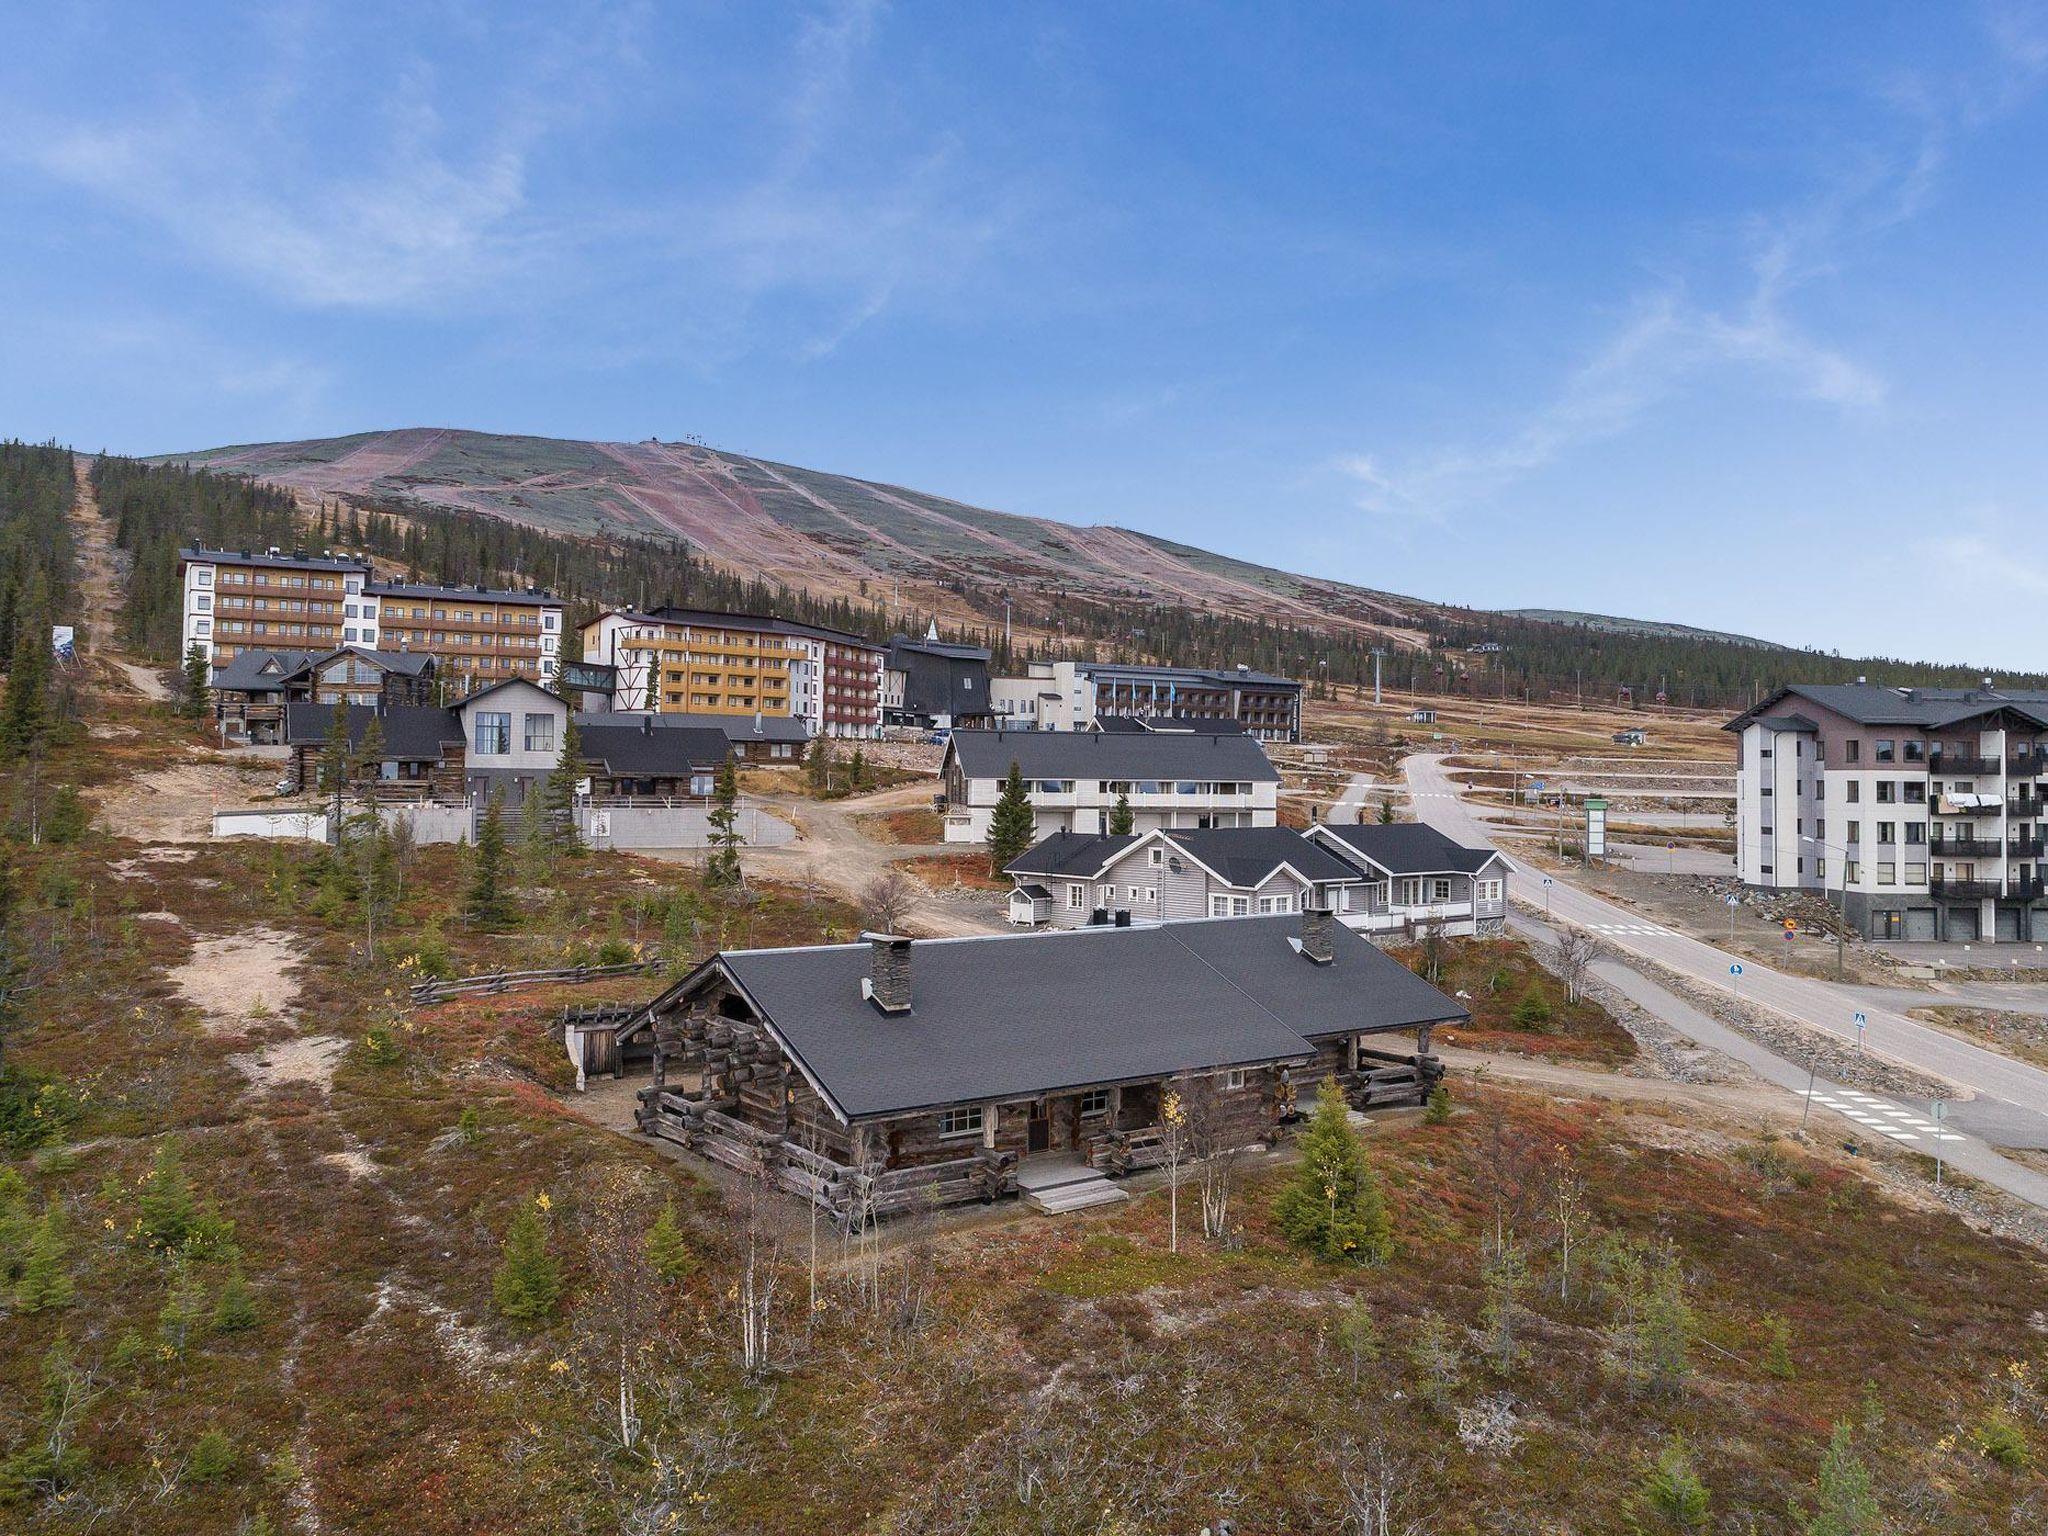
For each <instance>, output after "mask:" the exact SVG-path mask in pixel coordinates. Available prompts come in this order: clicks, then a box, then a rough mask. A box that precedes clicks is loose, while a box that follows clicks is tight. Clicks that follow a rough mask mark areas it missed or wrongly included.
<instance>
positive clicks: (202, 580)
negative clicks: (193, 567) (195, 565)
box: [192, 571, 213, 587]
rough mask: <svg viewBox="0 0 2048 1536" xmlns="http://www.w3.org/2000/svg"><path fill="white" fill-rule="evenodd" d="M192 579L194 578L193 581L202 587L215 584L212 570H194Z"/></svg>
mask: <svg viewBox="0 0 2048 1536" xmlns="http://www.w3.org/2000/svg"><path fill="white" fill-rule="evenodd" d="M192 580H193V582H194V583H195V584H197V585H199V586H202V587H210V586H212V585H213V572H211V571H194V572H193V573H192Z"/></svg>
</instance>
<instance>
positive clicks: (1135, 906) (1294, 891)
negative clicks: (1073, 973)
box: [1004, 827, 1365, 928]
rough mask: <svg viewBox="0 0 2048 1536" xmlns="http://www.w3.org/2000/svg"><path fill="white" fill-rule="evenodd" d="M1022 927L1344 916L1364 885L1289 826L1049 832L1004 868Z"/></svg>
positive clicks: (1346, 867)
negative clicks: (1348, 899) (1350, 894)
mask: <svg viewBox="0 0 2048 1536" xmlns="http://www.w3.org/2000/svg"><path fill="white" fill-rule="evenodd" d="M1004 873H1006V874H1008V875H1009V876H1010V878H1011V879H1012V880H1014V881H1015V882H1016V887H1015V889H1014V890H1012V891H1011V893H1010V921H1011V922H1013V923H1016V924H1019V925H1021V926H1029V927H1039V926H1050V927H1054V928H1086V927H1089V926H1092V925H1100V924H1103V923H1109V924H1113V925H1114V924H1125V925H1128V924H1132V923H1159V922H1174V921H1179V920H1185V919H1189V918H1206V917H1270V916H1272V915H1274V914H1276V913H1282V912H1303V911H1307V910H1309V909H1310V908H1311V907H1313V908H1316V909H1318V910H1321V911H1325V912H1336V911H1341V910H1343V901H1342V893H1343V892H1344V891H1345V890H1346V889H1348V888H1350V887H1352V886H1357V885H1362V884H1363V883H1364V882H1365V875H1364V874H1363V873H1362V872H1361V871H1360V870H1358V869H1356V868H1354V867H1353V866H1352V865H1350V864H1348V863H1346V862H1345V861H1344V860H1342V859H1340V858H1338V857H1337V856H1335V855H1334V854H1331V853H1328V852H1326V851H1325V850H1323V849H1322V848H1319V847H1317V846H1316V845H1315V844H1314V843H1312V842H1310V841H1309V840H1308V839H1307V838H1305V837H1303V836H1302V835H1301V834H1300V833H1298V832H1295V831H1293V830H1291V829H1289V828H1287V827H1191V828H1182V829H1180V830H1177V831H1168V830H1166V829H1164V828H1159V829H1155V830H1154V831H1151V832H1145V833H1133V834H1129V835H1126V836H1122V837H1117V836H1112V835H1110V834H1107V833H1100V834H1098V833H1090V832H1067V831H1060V832H1055V833H1053V834H1052V835H1051V836H1049V837H1046V838H1044V839H1042V840H1041V841H1039V842H1038V843H1036V844H1034V845H1033V846H1032V847H1031V848H1030V849H1029V850H1028V851H1027V852H1026V853H1024V855H1023V856H1022V857H1020V858H1017V859H1015V860H1012V861H1011V863H1010V864H1009V865H1008V866H1007V867H1006V868H1005V870H1004Z"/></svg>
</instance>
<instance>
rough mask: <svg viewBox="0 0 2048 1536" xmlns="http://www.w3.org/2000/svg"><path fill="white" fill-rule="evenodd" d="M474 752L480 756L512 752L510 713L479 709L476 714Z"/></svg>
mask: <svg viewBox="0 0 2048 1536" xmlns="http://www.w3.org/2000/svg"><path fill="white" fill-rule="evenodd" d="M476 750H477V753H478V755H480V756H497V755H502V754H504V753H507V752H510V751H511V750H512V715H511V713H510V711H505V712H494V711H492V710H488V709H480V710H478V711H477V712H476Z"/></svg>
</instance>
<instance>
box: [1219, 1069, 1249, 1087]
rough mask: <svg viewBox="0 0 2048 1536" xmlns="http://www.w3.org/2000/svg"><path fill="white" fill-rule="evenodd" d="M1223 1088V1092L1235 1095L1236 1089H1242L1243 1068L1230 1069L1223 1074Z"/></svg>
mask: <svg viewBox="0 0 2048 1536" xmlns="http://www.w3.org/2000/svg"><path fill="white" fill-rule="evenodd" d="M1223 1087H1224V1091H1225V1092H1228V1093H1235V1092H1236V1091H1237V1090H1238V1089H1240V1088H1242V1087H1244V1068H1243V1067H1232V1068H1231V1069H1230V1070H1229V1071H1228V1072H1226V1073H1224V1074H1223Z"/></svg>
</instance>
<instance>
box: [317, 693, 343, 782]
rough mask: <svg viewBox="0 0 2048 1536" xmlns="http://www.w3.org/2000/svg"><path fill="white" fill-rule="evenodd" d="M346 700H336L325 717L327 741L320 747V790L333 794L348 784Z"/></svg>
mask: <svg viewBox="0 0 2048 1536" xmlns="http://www.w3.org/2000/svg"><path fill="white" fill-rule="evenodd" d="M348 764H349V750H348V700H346V699H339V698H338V699H336V700H335V701H334V710H333V712H332V713H331V714H329V715H328V717H327V739H326V741H325V742H323V743H322V744H321V747H320V788H321V790H322V791H323V792H324V793H326V794H330V795H331V794H333V793H335V792H336V791H337V790H340V789H343V788H345V787H346V786H347V784H348Z"/></svg>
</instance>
